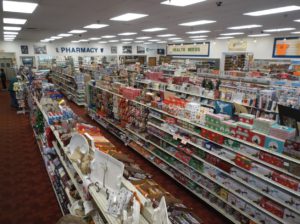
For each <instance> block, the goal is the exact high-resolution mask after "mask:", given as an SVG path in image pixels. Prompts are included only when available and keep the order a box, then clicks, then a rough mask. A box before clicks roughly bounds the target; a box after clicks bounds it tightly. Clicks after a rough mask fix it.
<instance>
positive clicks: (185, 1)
mask: <svg viewBox="0 0 300 224" xmlns="http://www.w3.org/2000/svg"><path fill="white" fill-rule="evenodd" d="M204 1H206V0H172V1H170V0H167V1H163V2H161V3H160V4H163V5H172V6H180V7H184V6H188V5H193V4H196V3H199V2H204Z"/></svg>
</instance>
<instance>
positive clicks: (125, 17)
mask: <svg viewBox="0 0 300 224" xmlns="http://www.w3.org/2000/svg"><path fill="white" fill-rule="evenodd" d="M146 16H148V15H146V14H139V13H125V14H123V15H120V16H116V17H113V18H111V19H110V20H114V21H132V20H135V19H140V18H143V17H146Z"/></svg>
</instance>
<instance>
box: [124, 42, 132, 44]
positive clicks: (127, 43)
mask: <svg viewBox="0 0 300 224" xmlns="http://www.w3.org/2000/svg"><path fill="white" fill-rule="evenodd" d="M122 44H131V42H122Z"/></svg>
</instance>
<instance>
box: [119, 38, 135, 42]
mask: <svg viewBox="0 0 300 224" xmlns="http://www.w3.org/2000/svg"><path fill="white" fill-rule="evenodd" d="M121 40H122V41H132V40H133V39H130V38H127V39H121Z"/></svg>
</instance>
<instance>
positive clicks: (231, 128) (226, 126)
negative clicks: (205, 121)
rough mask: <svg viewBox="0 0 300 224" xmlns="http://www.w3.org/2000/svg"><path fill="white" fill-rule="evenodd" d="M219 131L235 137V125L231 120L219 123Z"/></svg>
mask: <svg viewBox="0 0 300 224" xmlns="http://www.w3.org/2000/svg"><path fill="white" fill-rule="evenodd" d="M219 127H220V128H219V131H220V132H222V133H224V134H226V135H232V136H235V133H236V128H237V124H236V123H235V122H234V121H233V120H225V121H221V124H220V126H219Z"/></svg>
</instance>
